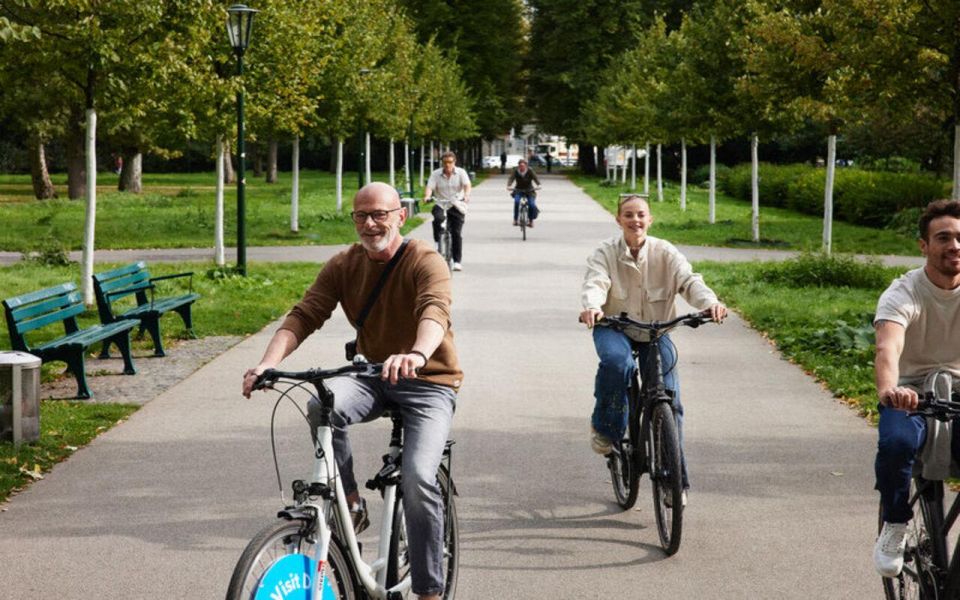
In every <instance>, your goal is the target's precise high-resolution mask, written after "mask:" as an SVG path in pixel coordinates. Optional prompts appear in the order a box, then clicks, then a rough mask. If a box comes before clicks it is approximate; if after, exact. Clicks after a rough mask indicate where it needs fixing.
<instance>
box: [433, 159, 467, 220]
mask: <svg viewBox="0 0 960 600" xmlns="http://www.w3.org/2000/svg"><path fill="white" fill-rule="evenodd" d="M469 183H470V175H468V174H467V172H466V171H465V170H463V169H462V168H460V167H454V168H453V173H451V174H450V177H447V176H446V175H444V174H443V169H442V168H440V169H437V170H435V171H434V172H433V173H431V174H430V179H429V180H428V181H427V187H428V188H430V189H431V190H433V198H434V200H443V201H445V202H452V203H453V206H454V208H456V209H457V210H459V211H460V212H462V213H463V214H467V203H466V202H464V201H463V192H464V190H465V189H466V187H467V185H469Z"/></svg>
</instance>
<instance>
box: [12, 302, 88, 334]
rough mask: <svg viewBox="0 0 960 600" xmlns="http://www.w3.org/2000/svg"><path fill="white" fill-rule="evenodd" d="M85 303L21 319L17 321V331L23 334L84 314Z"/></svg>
mask: <svg viewBox="0 0 960 600" xmlns="http://www.w3.org/2000/svg"><path fill="white" fill-rule="evenodd" d="M84 310H85V309H84V307H83V304H82V303H81V304H73V305H71V306H68V307H66V308H64V309H62V310H58V311H56V312H51V313H48V314H45V315H43V316H40V317H36V318H33V319H28V320H26V321H20V322H18V323H17V331H18V332H20V333H21V334H23V333H27V332H28V331H33V330H34V329H40V328H41V327H44V326H46V325H50V324H51V323H56V322H57V321H66V320H67V319H69V318H71V317H76V316H77V315H79V314H83V311H84Z"/></svg>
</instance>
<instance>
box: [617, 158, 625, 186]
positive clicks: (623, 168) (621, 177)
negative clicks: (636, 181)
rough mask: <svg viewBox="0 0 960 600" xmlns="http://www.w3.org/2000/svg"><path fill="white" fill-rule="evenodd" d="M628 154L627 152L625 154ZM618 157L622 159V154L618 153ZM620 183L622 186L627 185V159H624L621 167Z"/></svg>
mask: <svg viewBox="0 0 960 600" xmlns="http://www.w3.org/2000/svg"><path fill="white" fill-rule="evenodd" d="M624 154H626V152H624ZM617 157H618V158H619V157H620V153H619V152H617ZM620 183H621V184H622V185H627V157H626V156H624V157H623V165H622V166H621V167H620Z"/></svg>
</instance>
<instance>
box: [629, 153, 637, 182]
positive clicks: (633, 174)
mask: <svg viewBox="0 0 960 600" xmlns="http://www.w3.org/2000/svg"><path fill="white" fill-rule="evenodd" d="M630 191H631V192H635V191H637V145H636V144H633V145H631V146H630Z"/></svg>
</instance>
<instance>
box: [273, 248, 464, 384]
mask: <svg viewBox="0 0 960 600" xmlns="http://www.w3.org/2000/svg"><path fill="white" fill-rule="evenodd" d="M386 264H387V263H385V262H377V261H374V260H371V259H370V258H369V257H368V256H367V253H366V251H365V250H364V249H363V246H361V245H360V244H354V245H352V246H351V247H350V248H348V249H346V250H344V251H343V252H340V253H339V254H337V255H336V256H334V257H333V258H331V259H330V260H329V261H328V262H327V264H326V265H324V267H323V269H322V270H321V271H320V274H319V275H317V279H316V281H314V282H313V285H311V286H310V288H309V289H308V290H307V292H306V294H304V296H303V299H302V300H300V302H298V303H297V304H296V306H294V307H293V309H292V310H291V311H290V314H288V315H287V318H286V319H285V320H284V321H283V324H282V325H281V326H280V329H288V330H290V331H291V332H293V334H294V335H295V336H297V340H298V341H299V342H303V340H304V339H305V338H306V337H307V336H308V335H310V334H311V333H313V332H314V331H315V330H317V329H320V327H321V326H322V325H323V323H324V322H326V320H327V319H328V318H330V314H331V313H332V312H333V310H334V309H335V308H336V307H337V303H339V304H340V305H341V306H342V308H343V312H344V313H345V314H346V315H347V319H348V320H349V321H350V324H351V325H353V326H354V327H356V322H357V318H358V317H359V316H360V311H362V310H363V307H364V305H365V304H366V303H367V298H369V296H370V292H371V291H373V287H374V286H375V285H376V283H377V280H379V279H380V274H381V273H383V269H384V268H385V267H386ZM450 303H451V291H450V271H449V270H448V269H447V265H446V264H445V263H444V262H443V259H442V258H441V257H440V255H439V254H437V253H436V251H435V250H433V248H432V247H431V246H430V244H428V243H425V242H422V241H420V240H411V241H410V243H409V245H408V246H407V249H406V251H405V252H404V254H403V257H402V258H401V259H400V262H399V263H397V266H396V267H395V268H394V270H393V272H392V273H390V275H389V276H388V277H387V281H386V283H385V284H384V286H383V289H381V290H380V295H379V297H378V298H377V301H376V303H374V305H373V308H371V309H370V313H369V314H368V315H367V320H366V321H365V322H364V324H363V328H362V329H361V330H360V334H359V336H358V340H357V351H358V352H360V353H361V354H363V355H364V356H366V357H367V358H368V359H369V360H371V361H374V362H382V361H384V360H385V359H386V358H387V357H388V356H390V355H391V354H400V353H405V352H409V351H410V349H411V348H412V347H413V344H414V342H415V341H416V338H417V325H418V324H419V322H420V321H421V320H423V319H430V320H432V321H436V322H437V323H439V324H440V326H441V327H443V330H444V336H443V341H442V342H440V346H438V347H437V349H436V351H434V353H433V355H432V356H431V357H430V359H429V360H428V361H427V364H426V366H424V367H423V369H421V370H420V379H422V380H424V381H429V382H431V383H437V384H440V385H445V386H448V387H452V388H454V389H459V388H460V383H461V382H462V380H463V372H462V371H461V370H460V364H459V361H458V360H457V351H456V348H455V347H454V345H453V330H452V329H451V327H450ZM344 341H346V340H344Z"/></svg>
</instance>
